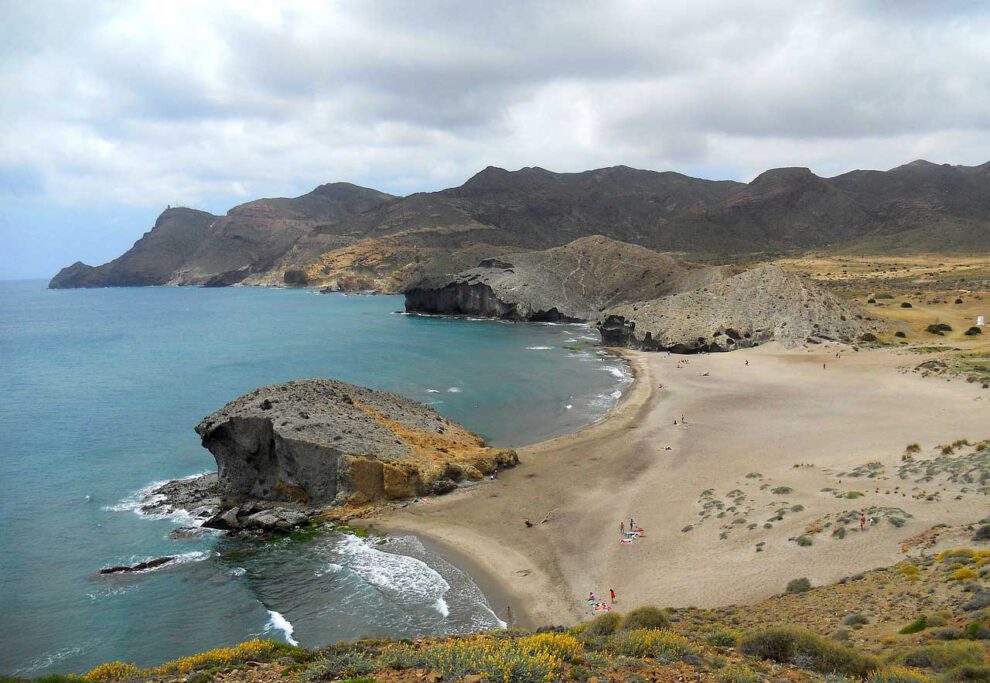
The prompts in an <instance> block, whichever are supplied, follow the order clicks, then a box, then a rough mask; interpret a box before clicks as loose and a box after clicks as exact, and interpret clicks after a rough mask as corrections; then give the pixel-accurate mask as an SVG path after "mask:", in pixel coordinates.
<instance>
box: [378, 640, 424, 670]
mask: <svg viewBox="0 0 990 683" xmlns="http://www.w3.org/2000/svg"><path fill="white" fill-rule="evenodd" d="M425 664H426V659H425V658H424V657H423V653H422V652H420V651H419V650H416V649H413V648H411V647H408V646H405V645H399V644H397V645H393V646H388V647H386V648H385V649H384V650H383V651H382V653H381V654H380V655H378V660H377V662H376V665H377V666H376V668H378V669H394V670H395V671H405V670H407V669H419V668H422V667H423V666H425Z"/></svg>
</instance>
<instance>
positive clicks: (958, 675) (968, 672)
mask: <svg viewBox="0 0 990 683" xmlns="http://www.w3.org/2000/svg"><path fill="white" fill-rule="evenodd" d="M938 680H939V683H964V682H968V681H979V682H982V683H986V681H990V666H986V665H981V664H963V665H962V666H957V667H954V668H952V669H949V670H948V671H946V672H945V673H944V674H942V675H941V676H940V677H939V679H938Z"/></svg>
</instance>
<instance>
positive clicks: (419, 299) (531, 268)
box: [405, 235, 733, 321]
mask: <svg viewBox="0 0 990 683" xmlns="http://www.w3.org/2000/svg"><path fill="white" fill-rule="evenodd" d="M732 274H733V273H732V269H731V268H729V267H725V266H702V265H700V264H696V263H691V262H689V261H683V260H681V259H677V258H673V257H671V256H669V255H667V254H661V253H659V252H655V251H652V250H650V249H646V248H644V247H639V246H636V245H634V244H627V243H625V242H618V241H616V240H612V239H609V238H607V237H603V236H601V235H594V236H592V237H583V238H580V239H577V240H574V241H573V242H571V243H570V244H566V245H564V246H562V247H554V248H552V249H546V250H541V251H530V252H522V253H516V254H506V255H504V256H500V257H498V258H491V259H485V260H484V261H481V262H480V264H479V265H477V266H476V267H474V268H470V269H467V270H464V271H462V272H460V273H457V274H456V275H454V276H452V277H433V278H425V279H424V280H422V281H420V282H417V283H415V284H413V285H411V286H410V287H408V288H407V289H406V290H405V294H406V310H407V311H410V312H415V313H429V314H445V315H477V316H486V317H493V318H505V319H509V320H545V321H560V320H567V321H585V320H593V319H596V318H597V317H598V316H599V315H600V313H601V312H602V311H603V310H605V309H606V308H608V307H611V306H616V305H618V304H621V303H627V302H633V301H642V300H644V299H653V298H656V297H658V296H667V295H670V294H675V293H678V292H682V291H686V290H689V289H694V288H696V287H701V286H703V285H706V284H710V283H713V282H718V281H719V280H722V279H724V278H725V277H729V276H731V275H732Z"/></svg>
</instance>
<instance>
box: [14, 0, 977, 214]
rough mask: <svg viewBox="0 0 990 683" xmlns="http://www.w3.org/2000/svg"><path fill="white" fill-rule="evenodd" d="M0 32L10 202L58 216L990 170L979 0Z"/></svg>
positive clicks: (331, 13) (63, 18)
mask: <svg viewBox="0 0 990 683" xmlns="http://www.w3.org/2000/svg"><path fill="white" fill-rule="evenodd" d="M0 19H2V20H3V21H0V24H2V27H0V88H2V89H3V93H4V95H3V101H2V105H0V179H5V180H4V184H5V185H8V189H7V190H0V192H4V193H7V194H9V192H10V188H11V187H16V188H19V189H18V190H17V191H18V192H19V193H23V192H24V191H25V190H24V188H31V190H32V191H34V192H36V193H37V194H38V195H40V196H41V197H42V199H43V200H45V201H52V202H60V203H64V204H67V205H73V204H79V203H85V202H89V201H92V200H93V199H94V198H99V199H100V200H101V201H104V202H108V203H114V202H117V203H123V204H132V205H142V206H145V205H159V204H164V203H166V202H170V203H173V204H175V203H184V204H190V205H197V204H200V203H202V202H206V201H211V200H212V201H216V200H217V199H218V198H222V199H229V200H231V201H235V200H236V198H238V197H246V196H257V195H273V194H283V193H294V192H301V191H305V190H307V189H309V188H311V187H312V186H315V185H316V184H318V183H320V182H327V181H331V180H351V181H354V182H359V183H363V184H367V185H371V186H375V187H379V188H381V189H386V190H390V191H397V192H406V191H416V190H421V189H435V188H437V187H442V186H448V185H452V184H458V183H460V182H462V181H463V180H464V179H465V178H467V177H468V176H469V175H471V174H472V173H474V172H475V171H477V170H479V169H480V168H482V167H484V166H486V165H488V164H495V165H502V166H506V167H519V166H525V165H541V166H545V167H548V168H552V169H556V170H580V169H585V168H591V167H596V166H602V165H612V164H620V163H624V164H628V165H633V166H639V167H646V168H655V169H668V168H673V169H676V170H682V171H686V172H694V173H699V174H705V175H709V176H717V177H735V178H739V179H748V178H751V177H752V176H754V175H755V174H756V173H758V172H760V171H762V170H764V169H766V168H768V167H772V166H786V165H808V166H811V167H812V168H813V169H814V170H815V171H817V172H819V173H823V174H832V173H839V172H843V171H846V170H849V169H852V168H857V167H874V168H875V167H879V168H886V167H890V166H893V165H897V164H899V163H903V162H905V161H909V160H911V159H913V158H916V157H919V156H923V157H929V158H931V159H932V160H933V161H939V162H941V161H949V162H954V163H981V162H983V161H986V160H987V158H990V152H988V150H990V117H988V116H986V112H987V111H990V81H988V79H987V77H986V74H987V73H990V41H987V40H986V36H988V35H990V11H988V10H987V9H986V6H985V5H983V4H981V3H964V2H957V3H951V2H950V3H922V2H872V3H852V2H849V3H826V2H821V3H804V2H799V3H795V2H792V1H784V0H781V1H765V2H756V3H737V2H729V1H726V2H695V3H691V4H690V6H688V5H687V3H673V2H670V3H649V2H640V1H634V0H629V1H625V2H614V3H607V4H602V3H594V2H564V1H561V2H549V1H547V2H535V3H530V2H499V3H476V4H469V3H460V2H427V1H418V2H412V1H409V2H357V3H317V2H285V3H276V2H256V3H247V2H233V1H231V2H210V3H199V2H169V3H162V2H154V1H149V2H144V3H116V2H105V3H104V2H97V3H79V2H65V3H56V2H49V1H47V0H40V1H37V2H31V3H22V2H16V1H15V0H2V1H0ZM6 179H10V180H9V183H8V181H7V180H6Z"/></svg>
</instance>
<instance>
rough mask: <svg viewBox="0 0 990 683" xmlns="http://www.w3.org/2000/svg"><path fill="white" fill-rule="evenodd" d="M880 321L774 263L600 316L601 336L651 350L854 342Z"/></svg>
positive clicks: (692, 350) (873, 330)
mask: <svg viewBox="0 0 990 683" xmlns="http://www.w3.org/2000/svg"><path fill="white" fill-rule="evenodd" d="M882 327H883V326H882V325H881V324H880V323H879V322H878V321H876V320H873V319H872V318H869V317H868V316H867V315H866V314H864V313H863V312H862V311H861V310H860V309H858V308H857V307H856V306H854V305H852V304H849V303H847V302H845V301H843V300H841V299H839V298H838V297H836V296H835V295H833V294H831V293H830V292H827V291H825V290H824V289H822V288H821V287H819V286H818V285H816V284H814V283H813V282H811V281H810V280H809V279H807V278H805V277H803V276H800V275H796V274H794V273H789V272H787V271H785V270H783V269H781V268H779V267H778V266H774V265H765V266H760V267H757V268H753V269H751V270H747V271H745V272H743V273H740V274H738V275H736V276H734V277H732V278H729V279H727V280H725V281H723V282H717V283H714V284H712V285H708V286H705V287H701V288H699V289H696V290H692V291H688V292H682V293H680V294H675V295H673V296H670V297H665V298H659V299H654V300H652V301H643V302H639V303H634V304H625V305H622V306H616V307H614V308H611V309H609V310H608V311H606V312H605V314H604V315H603V316H602V318H601V319H600V320H599V322H598V329H599V331H600V333H601V336H602V342H603V343H604V344H605V345H607V346H625V347H629V348H635V349H643V350H648V351H658V350H668V351H673V352H677V353H695V352H699V351H731V350H733V349H738V348H744V347H748V346H756V345H759V344H762V343H765V342H769V341H778V342H781V343H782V344H784V345H788V346H792V345H796V344H800V343H804V342H807V341H811V342H817V341H820V340H829V339H832V340H841V341H847V342H854V341H857V340H858V339H860V338H861V337H862V336H863V335H865V334H875V333H876V332H878V331H880V330H881V329H882Z"/></svg>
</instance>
